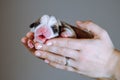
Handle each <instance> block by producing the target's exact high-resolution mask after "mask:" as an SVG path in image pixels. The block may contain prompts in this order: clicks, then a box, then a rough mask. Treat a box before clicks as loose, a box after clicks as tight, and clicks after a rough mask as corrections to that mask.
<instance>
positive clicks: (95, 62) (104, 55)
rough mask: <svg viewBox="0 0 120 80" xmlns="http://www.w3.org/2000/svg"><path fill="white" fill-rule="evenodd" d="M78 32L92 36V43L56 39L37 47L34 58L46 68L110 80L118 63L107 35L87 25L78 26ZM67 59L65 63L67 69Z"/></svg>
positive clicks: (90, 41) (92, 25) (85, 40)
mask: <svg viewBox="0 0 120 80" xmlns="http://www.w3.org/2000/svg"><path fill="white" fill-rule="evenodd" d="M77 25H78V27H79V28H80V29H82V30H86V31H88V32H90V33H92V34H93V35H94V38H93V39H71V38H55V39H51V40H48V41H47V42H46V44H45V45H44V44H39V43H36V44H35V47H36V49H39V50H37V51H36V52H35V55H36V56H37V57H39V58H43V59H45V62H46V63H48V64H49V65H51V66H53V67H55V68H60V69H65V70H68V71H73V72H77V73H80V74H83V75H86V76H89V77H93V78H102V77H104V78H109V77H111V76H112V75H113V74H114V68H115V65H116V62H117V59H118V58H117V56H116V54H115V49H114V46H113V44H112V41H111V39H110V37H109V35H108V33H107V32H106V31H105V30H104V29H102V28H100V27H99V26H98V25H96V24H94V23H93V22H90V21H85V22H80V21H79V22H77ZM66 57H67V58H69V59H68V61H67V62H68V63H67V66H66V65H65V64H66Z"/></svg>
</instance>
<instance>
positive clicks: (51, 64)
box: [48, 62, 77, 72]
mask: <svg viewBox="0 0 120 80" xmlns="http://www.w3.org/2000/svg"><path fill="white" fill-rule="evenodd" d="M48 64H49V65H50V66H52V67H55V68H58V69H63V70H67V71H72V72H77V70H76V69H75V68H73V67H70V66H65V65H60V64H57V63H54V62H49V63H48Z"/></svg>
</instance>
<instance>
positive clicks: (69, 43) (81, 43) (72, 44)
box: [46, 38, 89, 50]
mask: <svg viewBox="0 0 120 80" xmlns="http://www.w3.org/2000/svg"><path fill="white" fill-rule="evenodd" d="M88 43H89V39H72V38H55V39H51V40H48V41H47V42H46V45H53V46H58V47H63V48H70V49H75V50H82V49H84V48H85V46H86V44H88Z"/></svg>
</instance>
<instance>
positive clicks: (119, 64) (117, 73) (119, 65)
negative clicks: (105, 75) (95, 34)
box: [114, 50, 120, 80]
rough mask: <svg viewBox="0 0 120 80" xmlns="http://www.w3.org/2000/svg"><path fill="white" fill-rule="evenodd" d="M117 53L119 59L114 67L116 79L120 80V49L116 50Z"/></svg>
mask: <svg viewBox="0 0 120 80" xmlns="http://www.w3.org/2000/svg"><path fill="white" fill-rule="evenodd" d="M115 55H116V56H117V58H118V60H117V62H116V66H115V69H114V77H115V79H116V80H120V51H119V50H115Z"/></svg>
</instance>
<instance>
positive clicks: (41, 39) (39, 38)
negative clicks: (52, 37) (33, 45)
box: [37, 34, 47, 43]
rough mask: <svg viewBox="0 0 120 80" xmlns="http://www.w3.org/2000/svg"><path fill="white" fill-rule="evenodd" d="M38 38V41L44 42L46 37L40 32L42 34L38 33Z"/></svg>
mask: <svg viewBox="0 0 120 80" xmlns="http://www.w3.org/2000/svg"><path fill="white" fill-rule="evenodd" d="M37 38H38V40H39V41H42V43H44V42H45V41H46V40H47V39H46V37H45V36H44V35H43V34H42V35H38V37H37Z"/></svg>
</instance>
